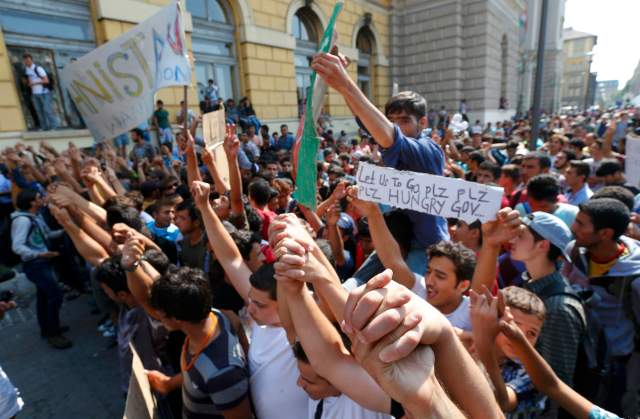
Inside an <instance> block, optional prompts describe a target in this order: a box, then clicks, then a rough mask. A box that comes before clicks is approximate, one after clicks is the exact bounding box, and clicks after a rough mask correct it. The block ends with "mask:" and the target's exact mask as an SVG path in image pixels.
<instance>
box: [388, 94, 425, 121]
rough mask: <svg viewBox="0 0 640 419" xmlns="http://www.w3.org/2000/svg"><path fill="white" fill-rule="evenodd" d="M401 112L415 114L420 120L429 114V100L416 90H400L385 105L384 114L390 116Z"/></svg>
mask: <svg viewBox="0 0 640 419" xmlns="http://www.w3.org/2000/svg"><path fill="white" fill-rule="evenodd" d="M400 112H405V113H406V114H407V115H412V116H415V117H416V119H418V120H419V119H421V118H423V117H425V116H427V100H426V99H425V98H424V97H423V96H422V95H420V94H418V93H416V92H400V93H398V94H397V95H395V96H393V97H391V98H390V99H389V100H388V101H387V103H386V104H385V105H384V114H385V115H386V116H389V115H392V114H394V113H400Z"/></svg>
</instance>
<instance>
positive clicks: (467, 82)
mask: <svg viewBox="0 0 640 419" xmlns="http://www.w3.org/2000/svg"><path fill="white" fill-rule="evenodd" d="M525 8H526V5H525V2H524V1H522V0H444V1H442V0H437V1H425V0H396V1H394V2H393V12H392V15H391V32H392V38H391V45H392V48H391V51H392V53H391V74H392V77H391V78H392V80H393V82H394V83H397V84H398V87H399V89H400V90H405V89H411V90H416V91H418V92H421V93H423V94H424V95H425V96H426V98H427V101H428V102H429V107H431V108H434V109H435V110H439V109H440V107H441V106H445V107H446V109H447V110H449V111H452V110H454V111H455V110H458V108H459V105H460V102H461V101H462V100H463V99H464V100H465V103H466V106H467V108H468V109H469V117H470V119H473V120H475V119H480V120H481V121H483V122H486V121H497V120H502V119H508V118H510V117H511V116H512V115H513V114H514V113H515V106H516V103H517V99H518V74H517V63H518V59H519V51H520V50H521V48H522V46H521V43H522V39H521V38H522V37H521V35H520V23H519V21H520V18H521V16H522V14H523V13H524V11H525Z"/></svg>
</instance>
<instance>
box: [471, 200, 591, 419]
mask: <svg viewBox="0 0 640 419" xmlns="http://www.w3.org/2000/svg"><path fill="white" fill-rule="evenodd" d="M522 223H523V224H524V226H521V227H520V229H519V230H517V234H516V235H515V236H513V235H512V236H511V239H510V240H509V243H510V244H511V258H512V259H514V260H517V261H521V262H523V263H524V265H525V267H526V271H525V272H524V273H523V274H522V275H523V280H524V283H523V285H522V286H523V287H524V288H526V289H527V290H529V291H531V292H533V293H534V294H536V295H537V296H538V297H540V299H541V300H542V301H543V302H544V305H545V309H546V316H545V320H544V324H543V326H542V330H541V331H540V337H539V338H538V342H537V344H536V348H537V349H538V352H540V354H541V355H542V357H543V358H544V359H545V360H546V361H547V362H548V363H549V365H550V366H551V368H552V369H553V371H554V372H555V373H556V374H557V375H558V377H560V379H561V380H562V381H564V382H565V383H566V384H567V385H569V386H573V376H574V373H575V368H576V362H577V356H578V349H579V345H580V342H581V341H582V338H583V336H584V334H585V329H586V317H585V313H584V308H583V306H582V302H581V300H580V299H579V297H578V296H577V294H576V293H575V292H574V291H573V290H572V288H571V286H570V285H569V282H568V281H567V280H566V279H565V278H564V277H563V276H562V274H561V273H560V271H559V266H560V263H559V262H560V260H561V258H564V259H568V255H567V254H566V253H565V250H564V249H565V248H566V246H567V244H569V242H570V241H571V240H572V235H571V231H570V230H569V228H568V227H567V225H566V224H565V223H564V222H563V221H562V220H560V219H559V218H558V217H556V216H555V215H552V214H549V213H546V212H540V211H536V212H534V213H532V214H528V215H527V216H526V217H524V218H522ZM487 224H488V225H484V226H483V229H482V230H483V247H482V250H481V251H480V253H479V257H478V264H477V269H476V272H475V275H474V284H473V287H474V289H477V283H478V282H485V281H482V280H480V278H495V265H496V258H497V255H498V253H499V249H497V250H496V249H490V248H489V246H494V247H496V246H497V247H499V246H500V242H501V241H502V242H504V240H505V239H506V238H507V236H506V235H505V234H504V232H503V231H501V229H500V226H499V225H498V224H499V223H498V222H496V221H492V222H489V223H487ZM489 259H491V260H489ZM553 410H555V409H553Z"/></svg>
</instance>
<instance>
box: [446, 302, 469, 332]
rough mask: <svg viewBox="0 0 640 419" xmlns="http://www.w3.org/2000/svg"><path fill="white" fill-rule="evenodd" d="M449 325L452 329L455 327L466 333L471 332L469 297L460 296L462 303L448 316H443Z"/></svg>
mask: <svg viewBox="0 0 640 419" xmlns="http://www.w3.org/2000/svg"><path fill="white" fill-rule="evenodd" d="M444 316H445V317H446V318H447V320H449V323H451V325H452V326H453V327H457V328H458V329H462V330H465V331H467V332H470V331H471V315H470V313H469V297H467V296H466V295H463V296H462V302H461V303H460V305H459V306H458V308H456V309H455V310H453V311H452V312H451V313H449V314H445V315H444Z"/></svg>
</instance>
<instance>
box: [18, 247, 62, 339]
mask: <svg viewBox="0 0 640 419" xmlns="http://www.w3.org/2000/svg"><path fill="white" fill-rule="evenodd" d="M22 270H23V271H24V273H25V275H27V278H28V279H29V281H31V282H33V283H34V285H35V286H36V290H37V293H36V314H37V317H38V324H39V325H40V332H41V333H42V335H43V336H55V335H57V334H59V333H60V307H62V290H61V289H60V286H59V285H58V281H57V280H56V277H55V274H54V273H53V268H52V267H51V261H50V260H48V259H35V260H30V261H28V262H24V263H23V264H22Z"/></svg>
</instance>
